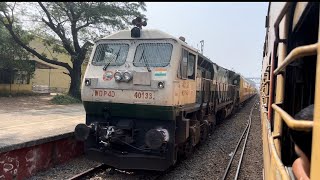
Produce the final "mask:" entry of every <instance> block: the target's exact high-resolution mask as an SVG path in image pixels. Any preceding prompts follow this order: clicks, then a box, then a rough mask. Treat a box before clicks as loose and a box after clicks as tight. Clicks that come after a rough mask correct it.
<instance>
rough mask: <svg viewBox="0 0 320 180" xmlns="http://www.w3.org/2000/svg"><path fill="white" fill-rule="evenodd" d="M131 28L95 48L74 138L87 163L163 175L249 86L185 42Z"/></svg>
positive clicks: (205, 133)
mask: <svg viewBox="0 0 320 180" xmlns="http://www.w3.org/2000/svg"><path fill="white" fill-rule="evenodd" d="M135 22H140V23H136V27H134V28H133V29H131V31H130V30H123V31H119V32H117V33H114V34H112V35H110V36H108V37H105V38H102V39H100V40H98V41H97V42H96V43H95V45H94V47H93V51H92V54H91V57H90V60H89V63H88V66H87V69H86V71H85V75H84V80H83V83H82V88H81V89H82V90H81V96H82V101H83V105H84V108H85V111H86V123H85V124H79V125H77V126H76V128H75V136H76V138H77V139H79V140H82V141H85V152H86V154H87V156H88V157H89V158H90V159H93V160H96V161H99V162H103V163H105V164H107V165H109V166H111V167H114V168H118V169H144V170H158V171H163V170H166V169H167V168H168V167H170V166H172V165H174V164H175V163H176V161H177V157H178V155H182V156H187V157H188V156H189V155H191V154H192V150H193V148H194V147H195V146H196V145H197V144H199V143H200V142H202V141H204V140H205V139H206V138H207V136H208V134H209V133H210V132H212V130H213V129H214V126H215V124H216V120H217V119H219V120H221V119H224V118H225V117H227V116H229V115H230V114H231V113H232V112H233V110H234V109H235V108H236V107H237V106H238V104H239V103H240V102H242V101H244V100H245V99H247V98H248V97H249V96H250V93H249V94H248V93H247V91H248V90H244V91H243V90H242V88H243V86H246V87H247V86H250V85H241V83H243V77H241V76H240V75H239V74H237V73H235V72H233V71H230V70H228V69H225V68H223V67H221V66H219V65H217V64H215V63H213V62H212V61H211V60H209V59H208V58H207V57H205V56H204V55H203V54H201V53H199V52H198V51H197V50H196V49H194V48H193V47H191V46H189V45H188V44H187V43H186V42H185V39H184V38H182V37H181V38H176V37H173V36H171V35H169V34H167V33H164V32H162V31H159V30H142V25H143V23H142V22H141V21H139V19H136V20H135ZM247 88H248V87H247ZM251 95H253V94H252V93H251ZM242 96H245V97H244V98H243V97H242Z"/></svg>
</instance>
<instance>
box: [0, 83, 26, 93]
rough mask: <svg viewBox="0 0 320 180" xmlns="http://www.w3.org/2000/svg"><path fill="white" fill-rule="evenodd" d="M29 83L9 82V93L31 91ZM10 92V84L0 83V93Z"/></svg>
mask: <svg viewBox="0 0 320 180" xmlns="http://www.w3.org/2000/svg"><path fill="white" fill-rule="evenodd" d="M31 92H32V85H31V84H11V93H12V94H15V93H31ZM1 93H10V84H0V94H1Z"/></svg>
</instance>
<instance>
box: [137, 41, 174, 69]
mask: <svg viewBox="0 0 320 180" xmlns="http://www.w3.org/2000/svg"><path fill="white" fill-rule="evenodd" d="M172 48H173V46H172V44H170V43H142V44H139V45H138V47H137V50H136V53H135V55H134V60H133V65H134V66H138V67H165V66H167V65H169V63H170V59H171V54H172Z"/></svg>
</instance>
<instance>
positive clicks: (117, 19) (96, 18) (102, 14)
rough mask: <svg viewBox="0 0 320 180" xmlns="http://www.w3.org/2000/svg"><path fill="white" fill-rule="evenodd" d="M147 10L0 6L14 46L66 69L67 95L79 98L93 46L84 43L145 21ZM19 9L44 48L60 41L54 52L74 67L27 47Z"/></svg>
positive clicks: (133, 6)
mask: <svg viewBox="0 0 320 180" xmlns="http://www.w3.org/2000/svg"><path fill="white" fill-rule="evenodd" d="M19 5H20V6H19ZM24 7H25V9H23V8H24ZM145 7H146V5H145V3H143V2H139V3H132V2H38V3H31V2H29V3H28V4H26V3H8V2H0V22H1V23H2V24H3V25H4V26H5V28H6V29H7V30H8V32H9V33H10V34H11V36H12V38H13V39H14V40H15V42H16V43H17V44H19V45H20V46H21V47H23V48H24V49H25V50H27V51H28V52H30V53H32V54H33V55H34V56H36V57H38V58H39V59H40V60H42V61H44V62H47V63H50V64H54V65H57V66H61V67H64V68H65V69H67V71H68V73H67V74H68V75H69V76H70V78H71V84H70V88H69V92H68V94H69V95H71V96H73V97H76V98H80V83H81V82H80V80H81V65H82V63H83V61H84V59H85V56H86V53H87V51H88V47H89V46H90V43H84V42H87V41H88V40H94V39H96V38H98V37H101V35H106V33H109V30H110V29H112V30H118V29H123V28H126V27H127V26H128V25H129V24H130V22H131V20H132V19H134V18H135V17H137V16H140V17H143V18H144V17H145V16H144V15H143V14H142V13H141V12H140V10H142V11H146V8H145ZM19 8H22V9H19ZM16 9H19V12H24V13H22V14H20V16H22V17H26V16H28V17H30V18H32V19H31V21H32V26H31V27H30V29H29V31H30V32H32V34H40V35H41V36H45V37H46V40H45V41H44V43H45V44H48V45H50V44H53V42H54V41H55V40H56V39H59V41H60V42H61V43H62V46H63V48H61V46H58V45H56V46H55V45H54V48H53V50H54V51H56V52H59V53H67V54H68V55H70V57H71V58H70V61H71V64H72V65H69V64H68V63H65V62H60V61H59V60H58V59H53V58H52V59H50V58H48V56H47V55H46V54H42V53H40V52H37V51H36V50H34V49H32V48H31V47H30V46H29V45H28V44H27V43H24V42H23V41H22V37H21V35H20V33H19V31H16V27H17V26H18V25H19V24H23V22H24V21H21V22H19V20H18V18H17V16H18V13H16ZM28 10H29V12H28ZM29 20H30V19H29ZM24 27H25V26H24Z"/></svg>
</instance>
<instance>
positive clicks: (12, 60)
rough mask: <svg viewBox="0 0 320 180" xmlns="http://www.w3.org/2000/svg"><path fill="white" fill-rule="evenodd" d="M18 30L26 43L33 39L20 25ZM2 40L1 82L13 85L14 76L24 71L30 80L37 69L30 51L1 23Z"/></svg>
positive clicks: (0, 52)
mask: <svg viewBox="0 0 320 180" xmlns="http://www.w3.org/2000/svg"><path fill="white" fill-rule="evenodd" d="M18 28H19V29H18ZM16 31H19V32H20V34H21V35H22V39H21V40H22V41H23V42H24V43H28V42H29V41H30V40H31V39H30V36H28V34H25V33H23V31H22V30H21V29H20V27H17V29H16ZM0 42H1V43H0V81H1V82H0V83H4V84H6V83H8V84H10V85H11V84H12V82H13V80H14V77H15V76H17V75H18V73H19V74H20V73H22V72H23V73H25V76H22V77H24V78H26V79H25V80H28V79H29V80H30V78H31V77H32V76H33V74H34V70H35V67H34V63H33V62H32V61H29V56H30V53H28V52H27V51H26V50H24V49H23V48H22V47H21V46H19V45H18V44H17V43H16V42H15V41H14V40H13V39H12V37H11V35H10V34H9V33H8V31H7V30H6V29H5V28H4V26H3V25H0ZM10 90H11V86H10Z"/></svg>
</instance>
